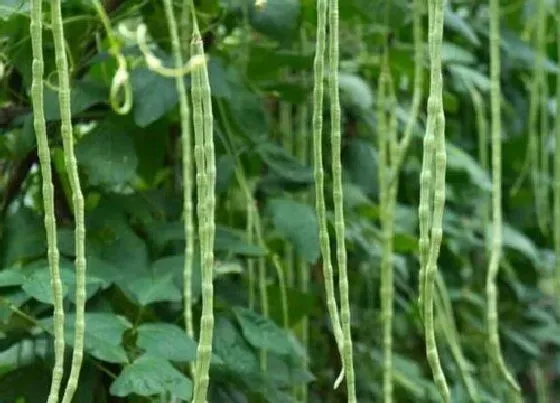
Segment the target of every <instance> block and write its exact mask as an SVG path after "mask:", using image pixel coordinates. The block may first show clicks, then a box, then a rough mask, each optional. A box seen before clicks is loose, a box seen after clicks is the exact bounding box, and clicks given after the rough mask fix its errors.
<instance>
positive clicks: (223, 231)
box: [214, 225, 268, 257]
mask: <svg viewBox="0 0 560 403" xmlns="http://www.w3.org/2000/svg"><path fill="white" fill-rule="evenodd" d="M214 249H216V250H217V251H223V252H229V253H233V254H237V255H242V256H252V257H258V256H266V254H267V253H268V252H267V250H265V249H263V248H262V247H260V246H258V245H255V244H251V243H249V242H248V241H247V240H246V235H245V233H244V232H243V231H239V230H236V229H233V228H228V227H225V226H221V225H218V226H216V237H215V243H214Z"/></svg>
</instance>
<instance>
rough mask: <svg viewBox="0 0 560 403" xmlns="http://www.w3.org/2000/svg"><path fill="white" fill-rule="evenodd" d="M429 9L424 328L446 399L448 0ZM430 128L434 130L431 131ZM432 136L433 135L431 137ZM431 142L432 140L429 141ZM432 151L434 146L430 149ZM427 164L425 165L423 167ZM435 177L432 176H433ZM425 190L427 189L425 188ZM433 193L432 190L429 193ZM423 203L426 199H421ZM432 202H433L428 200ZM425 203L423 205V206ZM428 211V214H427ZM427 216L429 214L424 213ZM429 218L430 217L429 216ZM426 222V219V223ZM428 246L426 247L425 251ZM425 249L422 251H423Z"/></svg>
mask: <svg viewBox="0 0 560 403" xmlns="http://www.w3.org/2000/svg"><path fill="white" fill-rule="evenodd" d="M428 9H429V12H430V14H431V23H430V25H431V30H430V31H431V32H430V34H429V37H430V39H431V40H430V41H429V45H428V46H429V48H430V49H431V57H430V59H431V66H430V71H431V73H430V95H429V98H428V111H427V112H428V123H427V127H426V137H425V138H426V141H425V143H424V147H425V148H424V153H426V146H427V145H428V148H429V146H430V144H429V143H430V142H431V141H433V158H434V161H433V164H434V175H433V181H434V182H433V188H432V189H433V210H432V220H431V221H432V222H431V238H430V239H429V248H426V246H425V245H422V246H423V247H424V248H426V249H428V250H427V256H426V255H424V259H427V260H426V261H425V264H426V266H425V269H424V276H425V281H424V301H423V305H424V306H423V308H424V309H423V311H424V331H425V336H426V356H427V359H428V363H429V364H430V368H431V370H432V374H433V376H434V381H435V383H436V386H437V387H438V390H439V393H440V396H441V398H442V400H443V401H445V402H448V401H449V400H450V395H449V389H448V387H447V382H446V380H445V375H444V373H443V370H442V368H441V364H440V360H439V355H438V351H437V345H436V339H435V331H434V303H433V299H434V295H433V294H434V280H435V276H436V272H437V260H438V256H439V249H440V246H441V241H442V237H443V228H442V223H443V212H444V207H445V168H446V151H445V114H444V111H443V98H442V92H443V75H442V62H441V48H442V40H443V15H444V1H443V0H431V1H430V3H429V8H428ZM430 130H432V131H433V132H432V133H430ZM429 137H432V139H429ZM427 143H428V144H427ZM429 151H431V150H429ZM427 157H428V161H427V164H428V166H429V165H430V164H431V161H430V158H431V155H430V154H428V156H427ZM423 168H424V167H423ZM424 172H425V171H424V170H423V173H422V174H421V187H422V186H425V185H426V178H427V175H426V176H424ZM429 179H430V180H431V177H430V178H429ZM420 192H421V194H422V192H423V190H422V188H421V191H420ZM427 196H429V194H427ZM421 203H422V201H421ZM427 204H429V202H428V203H427ZM421 207H422V206H421ZM424 215H425V214H424ZM423 219H424V220H425V217H423ZM428 221H429V218H428ZM424 225H425V223H424ZM425 252H426V250H424V253H425ZM421 253H422V252H421Z"/></svg>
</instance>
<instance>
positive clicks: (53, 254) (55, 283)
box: [29, 0, 64, 403]
mask: <svg viewBox="0 0 560 403" xmlns="http://www.w3.org/2000/svg"><path fill="white" fill-rule="evenodd" d="M29 28H30V31H31V46H32V52H33V62H32V71H33V81H32V83H31V99H32V102H33V125H34V128H35V137H36V140H37V152H38V155H39V162H40V166H41V177H42V191H43V208H44V213H45V219H44V222H45V231H46V234H47V244H48V258H49V267H50V278H51V288H52V293H53V305H54V313H53V316H54V320H53V323H54V367H53V371H52V380H51V385H50V392H49V397H48V400H47V402H48V403H56V402H58V399H59V391H60V385H61V383H62V376H63V373H64V306H63V302H64V301H63V295H62V280H61V278H60V253H59V251H58V246H57V239H56V218H55V213H54V188H53V181H52V172H51V156H50V149H49V140H48V138H47V131H46V125H45V112H44V110H43V102H44V98H43V75H44V72H45V63H44V61H43V7H42V1H41V0H33V1H32V3H31V23H30V27H29Z"/></svg>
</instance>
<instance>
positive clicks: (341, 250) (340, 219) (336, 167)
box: [328, 0, 356, 403]
mask: <svg viewBox="0 0 560 403" xmlns="http://www.w3.org/2000/svg"><path fill="white" fill-rule="evenodd" d="M338 35H339V11H338V0H330V1H329V57H328V63H329V68H328V82H329V94H330V106H331V108H330V111H331V147H332V176H333V201H334V227H335V235H336V250H337V253H336V255H337V264H338V286H339V292H340V325H341V327H342V359H343V362H344V371H345V375H346V386H347V393H348V402H351V403H352V402H356V385H355V379H354V363H353V357H352V334H351V326H350V291H349V286H348V268H347V256H346V246H345V241H344V208H343V205H344V201H343V199H344V194H343V191H342V162H341V158H340V154H341V142H342V135H341V129H340V125H341V122H340V121H341V112H340V94H339V83H338V66H339V57H340V56H339V48H338V47H339V45H338Z"/></svg>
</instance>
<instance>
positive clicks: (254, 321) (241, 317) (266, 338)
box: [233, 307, 295, 355]
mask: <svg viewBox="0 0 560 403" xmlns="http://www.w3.org/2000/svg"><path fill="white" fill-rule="evenodd" d="M233 312H234V313H235V317H236V318H237V321H238V322H239V325H240V326H241V331H242V332H243V336H244V337H245V339H246V340H247V341H248V342H249V343H251V345H253V346H254V347H255V348H261V349H263V350H266V351H270V352H273V353H276V354H280V355H291V354H294V353H295V346H294V345H293V344H292V341H291V340H290V338H289V337H288V334H287V333H286V332H285V331H284V330H282V329H281V328H280V327H278V326H277V325H276V324H275V323H274V322H272V321H271V320H269V319H267V318H265V317H264V316H261V315H259V314H257V313H255V312H253V311H252V310H250V309H247V308H242V307H235V308H233Z"/></svg>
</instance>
